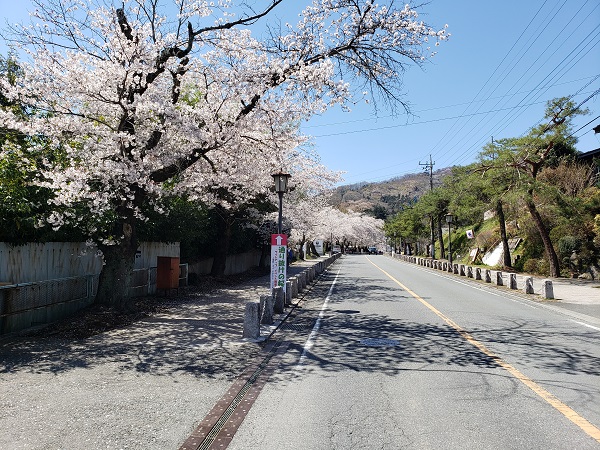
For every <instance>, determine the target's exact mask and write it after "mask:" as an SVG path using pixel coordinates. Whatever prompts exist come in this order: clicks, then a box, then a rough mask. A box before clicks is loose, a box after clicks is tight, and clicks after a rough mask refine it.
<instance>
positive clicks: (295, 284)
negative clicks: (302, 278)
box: [290, 277, 298, 298]
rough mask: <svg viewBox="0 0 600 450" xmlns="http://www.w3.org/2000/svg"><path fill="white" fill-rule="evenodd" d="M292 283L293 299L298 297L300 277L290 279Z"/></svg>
mask: <svg viewBox="0 0 600 450" xmlns="http://www.w3.org/2000/svg"><path fill="white" fill-rule="evenodd" d="M290 281H291V282H292V298H296V297H298V277H290Z"/></svg>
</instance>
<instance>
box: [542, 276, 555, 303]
mask: <svg viewBox="0 0 600 450" xmlns="http://www.w3.org/2000/svg"><path fill="white" fill-rule="evenodd" d="M542 296H543V297H544V298H547V299H552V298H554V287H552V280H542Z"/></svg>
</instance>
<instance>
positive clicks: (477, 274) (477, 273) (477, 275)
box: [475, 267, 481, 280]
mask: <svg viewBox="0 0 600 450" xmlns="http://www.w3.org/2000/svg"><path fill="white" fill-rule="evenodd" d="M475 279H476V280H481V267H475Z"/></svg>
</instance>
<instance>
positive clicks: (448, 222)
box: [446, 214, 454, 270]
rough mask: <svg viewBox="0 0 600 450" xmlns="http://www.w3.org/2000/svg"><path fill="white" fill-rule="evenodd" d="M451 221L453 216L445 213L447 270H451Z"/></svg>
mask: <svg viewBox="0 0 600 450" xmlns="http://www.w3.org/2000/svg"><path fill="white" fill-rule="evenodd" d="M452 222H454V216H453V215H452V214H446V223H447V224H448V262H449V264H450V267H449V269H448V270H452V235H451V234H450V225H451V224H452Z"/></svg>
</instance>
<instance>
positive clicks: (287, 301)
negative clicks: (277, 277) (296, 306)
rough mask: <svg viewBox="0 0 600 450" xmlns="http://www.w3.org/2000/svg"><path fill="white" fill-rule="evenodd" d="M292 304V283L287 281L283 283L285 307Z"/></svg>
mask: <svg viewBox="0 0 600 450" xmlns="http://www.w3.org/2000/svg"><path fill="white" fill-rule="evenodd" d="M291 304H292V282H291V281H290V280H287V281H286V282H285V306H290V305H291Z"/></svg>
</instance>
